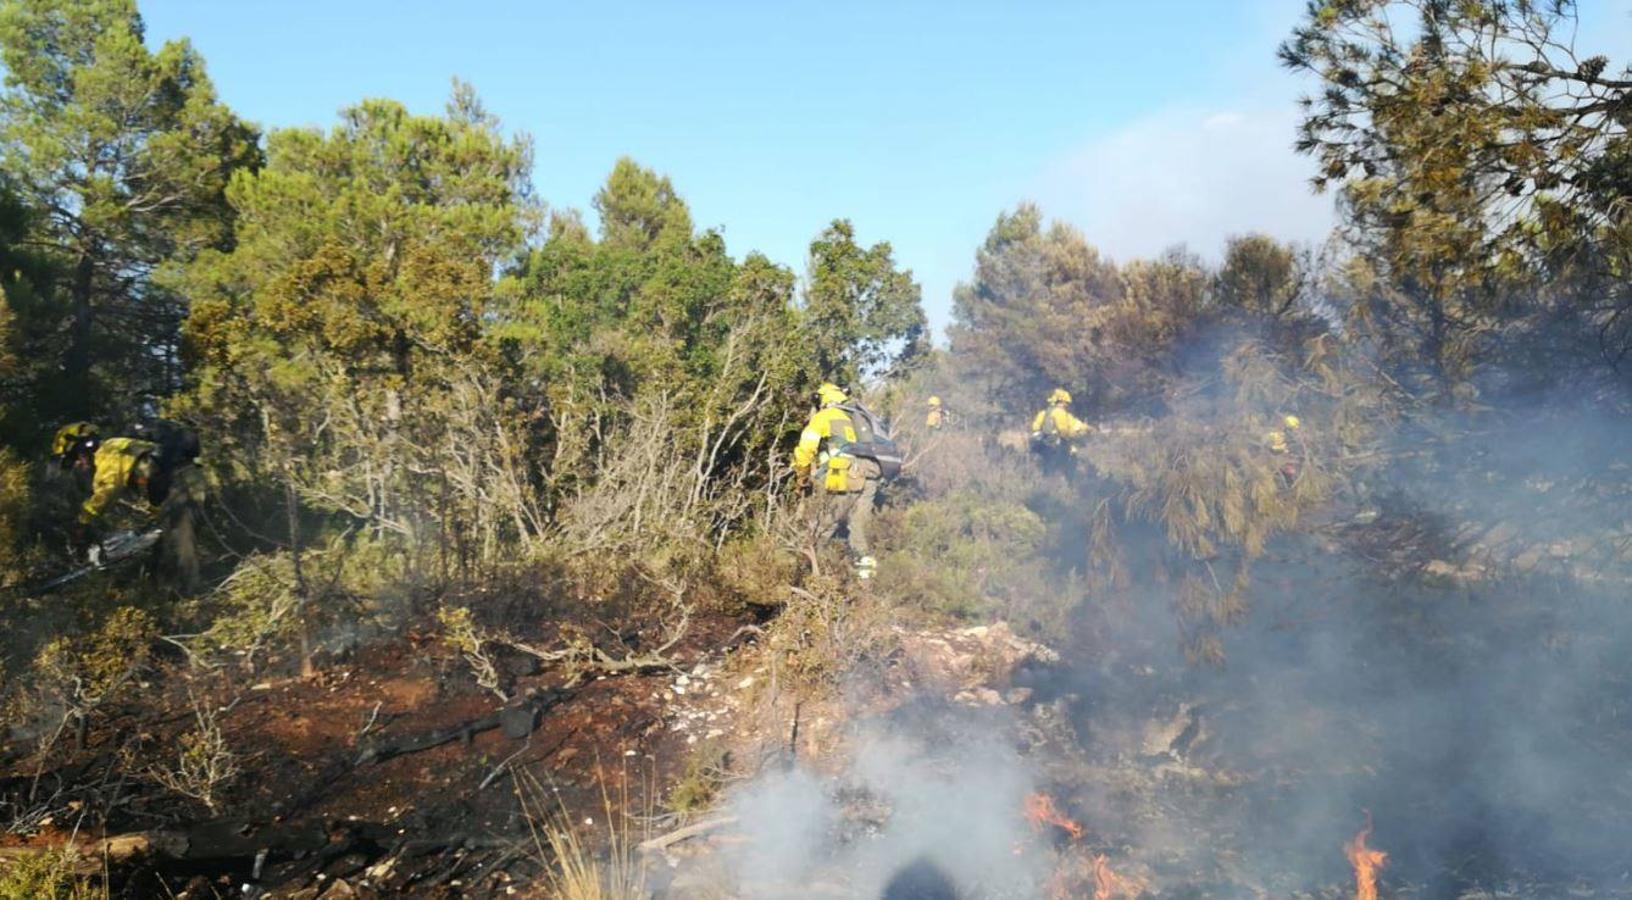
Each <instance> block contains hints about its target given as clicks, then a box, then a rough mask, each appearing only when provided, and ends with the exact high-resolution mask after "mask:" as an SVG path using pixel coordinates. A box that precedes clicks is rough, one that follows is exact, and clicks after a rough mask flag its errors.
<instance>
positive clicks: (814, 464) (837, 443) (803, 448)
mask: <svg viewBox="0 0 1632 900" xmlns="http://www.w3.org/2000/svg"><path fill="white" fill-rule="evenodd" d="M816 398H817V401H818V403H819V404H820V408H819V409H818V410H817V411H816V413H815V414H814V415H812V416H811V417H810V421H809V422H808V423H806V424H805V430H804V431H802V432H801V433H800V434H799V445H798V446H797V447H795V448H794V449H793V471H794V476H795V478H796V479H797V482H798V484H799V485H800V487H801V488H804V487H806V486H810V485H811V484H812V482H813V481H814V488H813V493H814V494H815V500H816V502H815V505H814V512H815V515H816V522H817V533H818V534H819V535H820V537H821V539H822V540H830V539H832V538H833V536H834V535H835V534H837V533H838V530H839V526H840V525H843V526H845V530H846V533H847V541H848V544H849V547H850V554H851V556H852V557H853V558H854V559H855V565H856V575H857V577H859V578H861V579H862V580H866V579H869V578H872V577H873V572H874V570H875V569H876V568H877V567H878V562H877V561H876V560H874V559H873V557H872V555H871V554H870V552H869V551H870V546H869V544H868V540H867V532H868V526H869V525H871V524H872V518H873V504H874V503H876V502H877V499H878V484H879V480H880V478H881V477H882V475H883V473H882V470H881V469H880V468H879V465H878V463H877V462H875V461H874V460H871V459H866V458H862V457H857V456H854V455H852V454H851V453H850V452H849V449H850V445H852V444H854V443H856V427H855V424H854V423H853V422H852V421H851V418H850V413H849V411H847V410H846V409H844V404H845V403H846V402H847V401H848V400H849V399H850V398H849V397H848V396H847V395H846V394H845V393H844V391H843V390H842V389H840V388H839V386H838V385H835V384H832V383H831V382H830V383H827V384H823V385H822V386H821V387H819V388H817V389H816ZM813 476H814V478H813Z"/></svg>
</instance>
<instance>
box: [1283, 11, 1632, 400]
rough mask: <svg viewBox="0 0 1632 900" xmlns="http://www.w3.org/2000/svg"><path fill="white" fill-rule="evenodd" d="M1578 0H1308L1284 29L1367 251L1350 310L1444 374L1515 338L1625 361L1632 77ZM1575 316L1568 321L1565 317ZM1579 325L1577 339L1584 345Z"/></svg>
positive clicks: (1332, 170) (1426, 370) (1309, 134)
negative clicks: (1621, 275) (1577, 34)
mask: <svg viewBox="0 0 1632 900" xmlns="http://www.w3.org/2000/svg"><path fill="white" fill-rule="evenodd" d="M1573 13H1574V4H1573V3H1571V2H1559V3H1534V2H1522V3H1509V2H1496V0H1474V2H1457V3H1444V2H1437V0H1362V2H1343V3H1327V4H1321V5H1315V6H1311V8H1310V12H1309V15H1308V17H1307V18H1306V19H1305V21H1304V22H1303V23H1302V24H1300V25H1299V27H1298V28H1297V29H1296V30H1295V31H1294V32H1293V34H1292V37H1291V38H1290V39H1289V40H1287V41H1286V42H1285V43H1284V44H1283V45H1282V47H1281V50H1280V55H1281V59H1282V61H1283V62H1284V63H1285V64H1286V65H1287V66H1288V67H1290V68H1292V69H1294V70H1298V71H1302V72H1307V73H1310V74H1312V75H1314V76H1316V77H1318V78H1319V79H1320V80H1321V82H1322V84H1321V90H1320V91H1319V93H1318V94H1317V95H1316V96H1315V97H1313V98H1311V99H1310V100H1308V101H1306V104H1305V106H1306V113H1305V117H1304V121H1303V123H1302V127H1301V131H1300V137H1299V142H1298V147H1299V149H1300V150H1302V151H1304V152H1305V153H1308V154H1310V155H1311V156H1313V157H1314V158H1315V160H1316V161H1317V162H1318V164H1319V165H1320V175H1319V176H1318V177H1317V178H1316V179H1315V184H1316V186H1317V187H1326V186H1328V185H1335V186H1337V187H1338V188H1339V189H1340V196H1341V200H1342V203H1343V210H1344V213H1345V218H1346V219H1347V224H1348V226H1349V227H1348V228H1347V233H1348V234H1349V236H1350V237H1351V238H1352V240H1353V241H1354V244H1355V249H1356V251H1357V253H1358V257H1359V258H1358V259H1357V260H1356V263H1355V266H1356V268H1357V269H1358V270H1359V271H1358V272H1357V275H1358V277H1357V278H1356V284H1355V286H1354V289H1353V290H1352V291H1351V294H1352V296H1351V298H1350V304H1351V309H1350V319H1351V323H1352V326H1353V327H1354V328H1355V329H1356V330H1357V331H1360V332H1361V333H1363V334H1365V335H1367V336H1368V337H1369V338H1370V339H1372V340H1373V341H1374V342H1375V344H1376V346H1377V348H1378V350H1379V351H1380V353H1381V354H1382V355H1383V358H1384V359H1385V361H1387V362H1388V363H1389V364H1390V365H1391V366H1392V367H1393V368H1394V370H1395V371H1396V372H1397V373H1400V374H1402V375H1404V376H1406V377H1407V378H1408V379H1410V378H1417V379H1421V380H1422V381H1424V382H1426V383H1425V384H1422V385H1421V386H1422V387H1423V388H1425V389H1430V390H1442V389H1444V388H1446V387H1451V386H1454V385H1457V384H1461V383H1464V382H1466V381H1467V380H1469V379H1470V378H1472V377H1473V376H1474V375H1475V374H1476V373H1477V371H1478V369H1479V368H1480V367H1481V366H1483V365H1485V364H1486V363H1489V362H1492V361H1498V360H1499V359H1500V356H1501V355H1503V354H1504V353H1510V352H1511V349H1510V348H1512V347H1514V346H1515V345H1519V346H1524V345H1527V344H1534V343H1536V342H1538V341H1539V342H1543V343H1544V344H1547V343H1554V342H1556V336H1557V335H1558V334H1560V333H1561V332H1562V333H1564V334H1565V335H1566V336H1567V337H1568V338H1570V339H1571V340H1566V341H1565V342H1564V345H1563V347H1562V352H1559V350H1560V348H1558V347H1554V346H1548V347H1546V348H1545V349H1547V350H1549V351H1550V363H1551V364H1552V365H1554V366H1557V365H1558V364H1560V363H1564V364H1568V363H1570V362H1572V358H1573V357H1575V356H1577V355H1579V352H1580V351H1579V346H1580V345H1583V344H1585V343H1586V342H1587V341H1592V340H1596V341H1598V342H1600V344H1601V346H1602V348H1603V349H1604V350H1606V351H1607V352H1609V353H1610V354H1611V361H1612V362H1613V361H1617V360H1618V359H1619V358H1620V357H1621V356H1623V355H1624V354H1625V352H1626V348H1627V347H1628V346H1632V343H1629V341H1628V335H1632V332H1629V331H1627V330H1626V328H1625V326H1624V322H1623V320H1624V319H1625V318H1626V317H1625V316H1624V315H1623V313H1624V311H1625V310H1626V309H1627V308H1628V301H1629V300H1632V297H1629V295H1628V294H1627V292H1626V291H1625V290H1624V289H1622V288H1621V287H1620V286H1619V284H1618V283H1617V280H1616V277H1615V275H1614V274H1613V273H1614V272H1615V271H1616V270H1617V269H1618V263H1617V262H1615V260H1617V259H1620V258H1622V257H1623V256H1624V254H1625V246H1626V245H1625V242H1624V240H1623V238H1624V236H1625V227H1626V225H1625V223H1626V221H1627V219H1626V217H1627V214H1628V213H1627V210H1626V204H1625V202H1624V200H1625V197H1626V196H1627V192H1626V190H1625V188H1626V183H1625V178H1624V174H1623V173H1624V171H1625V170H1624V166H1623V165H1622V163H1623V162H1624V159H1625V155H1626V150H1625V145H1626V140H1627V137H1626V126H1625V121H1624V118H1623V117H1621V116H1618V115H1613V114H1606V113H1607V112H1608V111H1609V110H1615V109H1620V108H1622V107H1623V106H1624V105H1625V102H1626V91H1627V89H1628V87H1629V83H1628V82H1627V80H1626V79H1625V78H1624V77H1622V78H1614V77H1605V72H1606V71H1607V69H1608V60H1606V59H1604V58H1603V57H1593V58H1585V59H1583V58H1579V57H1577V56H1576V55H1575V53H1574V50H1573V47H1574V42H1573V41H1572V40H1568V39H1567V37H1568V33H1569V32H1570V31H1571V30H1572V29H1573V28H1574V27H1575V23H1574V20H1573ZM1560 326H1564V327H1562V328H1561V327H1560ZM1572 343H1573V344H1574V345H1575V346H1571V345H1572Z"/></svg>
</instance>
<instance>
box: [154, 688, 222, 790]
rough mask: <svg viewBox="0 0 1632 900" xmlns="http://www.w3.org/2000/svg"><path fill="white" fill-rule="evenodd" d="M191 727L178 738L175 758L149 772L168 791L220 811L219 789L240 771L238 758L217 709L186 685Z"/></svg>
mask: <svg viewBox="0 0 1632 900" xmlns="http://www.w3.org/2000/svg"><path fill="white" fill-rule="evenodd" d="M188 699H189V700H190V702H191V703H192V707H193V727H192V728H191V729H189V730H188V731H186V732H184V733H183V734H182V735H181V736H180V737H179V738H178V739H177V744H178V749H177V753H176V759H175V761H174V762H173V763H171V764H168V765H155V766H152V767H150V768H149V769H148V775H149V777H151V778H152V779H153V780H154V781H155V782H157V783H158V784H159V786H161V787H163V788H164V789H166V790H168V791H170V792H171V793H174V794H177V795H180V796H182V797H188V798H191V799H193V800H197V801H198V802H199V803H202V804H203V805H204V808H205V809H207V810H209V812H210V814H211V815H219V814H220V813H221V804H222V800H223V798H222V792H223V791H225V790H226V789H228V788H230V787H231V786H232V784H233V782H234V781H236V780H237V778H238V775H239V774H240V772H241V768H240V762H241V760H240V758H239V756H238V754H237V753H236V752H234V751H233V749H232V747H231V746H230V745H229V744H228V743H227V740H226V737H225V736H224V735H223V734H222V733H221V723H220V710H219V709H218V708H217V707H216V706H215V704H213V703H211V702H210V701H209V699H208V698H207V697H204V696H202V695H200V694H199V693H197V692H195V691H193V689H192V687H191V685H189V686H188Z"/></svg>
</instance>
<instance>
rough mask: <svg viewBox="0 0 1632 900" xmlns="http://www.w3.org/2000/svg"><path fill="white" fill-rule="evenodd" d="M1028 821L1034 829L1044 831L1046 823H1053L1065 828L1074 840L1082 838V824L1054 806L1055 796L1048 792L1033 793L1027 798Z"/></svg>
mask: <svg viewBox="0 0 1632 900" xmlns="http://www.w3.org/2000/svg"><path fill="white" fill-rule="evenodd" d="M1026 821H1028V822H1030V823H1031V827H1032V830H1034V831H1042V830H1043V826H1044V825H1053V826H1055V827H1057V828H1062V829H1064V830H1065V833H1066V834H1069V835H1071V839H1072V840H1080V839H1081V838H1082V826H1081V825H1078V824H1077V823H1076V822H1073V821H1071V820H1070V819H1068V818H1066V817H1065V814H1064V813H1062V812H1060V811H1059V809H1058V808H1057V807H1055V806H1054V798H1053V797H1050V796H1049V795H1047V794H1032V795H1031V796H1029V797H1027V798H1026Z"/></svg>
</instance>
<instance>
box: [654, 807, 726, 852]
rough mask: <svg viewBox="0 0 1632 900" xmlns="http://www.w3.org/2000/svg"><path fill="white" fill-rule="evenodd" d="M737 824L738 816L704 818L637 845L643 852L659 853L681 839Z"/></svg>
mask: <svg viewBox="0 0 1632 900" xmlns="http://www.w3.org/2000/svg"><path fill="white" fill-rule="evenodd" d="M735 824H737V817H736V816H719V817H717V818H713V819H704V820H703V821H701V822H693V823H692V824H690V825H687V826H686V827H684V828H677V829H675V830H674V831H671V832H669V833H668V834H665V835H660V836H658V837H655V838H652V839H651V840H648V841H641V842H640V843H639V844H636V845H635V846H636V847H637V848H638V849H639V850H640V852H642V853H657V852H660V851H662V850H665V849H667V848H668V847H670V846H671V845H674V844H678V843H680V842H681V841H684V840H689V839H691V838H694V837H697V836H698V835H701V834H707V833H709V832H710V831H717V830H719V829H721V828H725V827H727V826H730V825H735Z"/></svg>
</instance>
